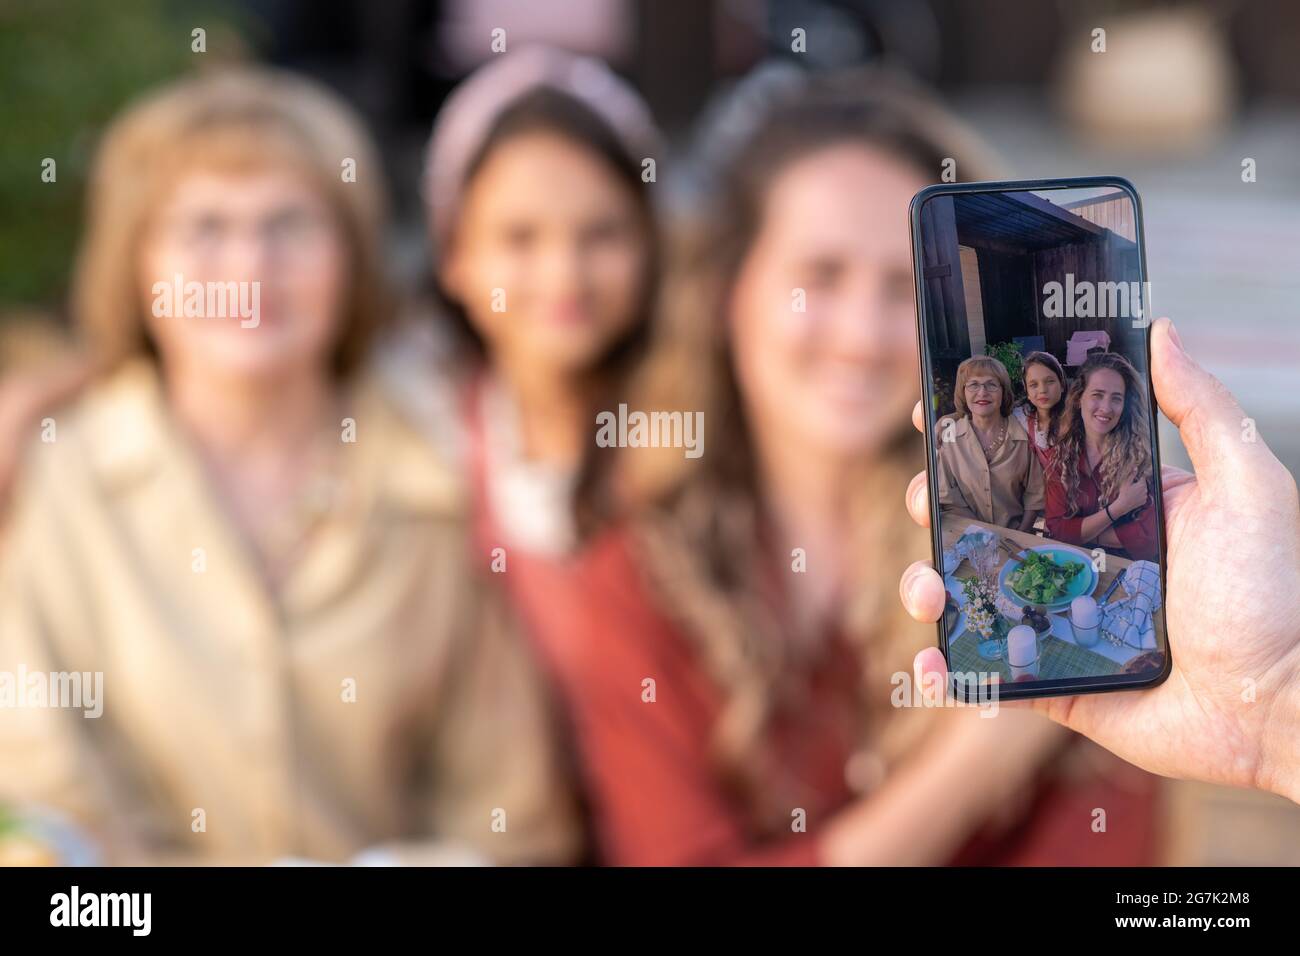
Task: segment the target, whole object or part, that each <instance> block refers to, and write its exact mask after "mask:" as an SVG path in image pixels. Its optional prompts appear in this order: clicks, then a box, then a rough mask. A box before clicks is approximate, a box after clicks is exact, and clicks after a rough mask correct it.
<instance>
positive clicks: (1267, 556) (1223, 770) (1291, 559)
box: [899, 319, 1300, 803]
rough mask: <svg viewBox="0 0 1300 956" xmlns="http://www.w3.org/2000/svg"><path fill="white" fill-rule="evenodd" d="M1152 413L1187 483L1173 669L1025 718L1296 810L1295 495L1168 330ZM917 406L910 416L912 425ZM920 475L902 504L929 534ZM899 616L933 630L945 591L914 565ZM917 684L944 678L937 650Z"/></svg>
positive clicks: (1179, 529) (1178, 538) (1174, 576)
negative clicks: (1182, 461)
mask: <svg viewBox="0 0 1300 956" xmlns="http://www.w3.org/2000/svg"><path fill="white" fill-rule="evenodd" d="M1151 376H1152V382H1153V385H1154V388H1155V394H1156V400H1157V401H1158V402H1159V405H1160V409H1161V411H1162V412H1164V414H1165V415H1166V416H1167V417H1168V418H1169V419H1170V421H1172V422H1173V423H1174V425H1176V426H1177V427H1178V430H1179V434H1180V435H1181V436H1182V440H1183V444H1184V445H1185V446H1186V448H1187V451H1188V454H1189V455H1190V457H1191V460H1192V465H1193V468H1194V469H1195V474H1189V473H1188V472H1185V471H1182V470H1180V469H1177V468H1168V467H1166V468H1165V469H1164V471H1163V475H1162V478H1163V481H1162V485H1163V489H1164V503H1165V519H1166V529H1167V545H1168V600H1167V615H1168V617H1167V620H1168V632H1169V642H1170V645H1171V648H1172V652H1173V653H1172V655H1171V656H1172V658H1173V671H1172V673H1171V674H1170V676H1169V678H1168V679H1167V680H1166V681H1164V682H1163V683H1161V684H1159V685H1158V686H1155V687H1152V688H1150V689H1146V690H1138V691H1128V692H1120V693H1109V694H1089V695H1081V696H1074V697H1051V698H1044V699H1038V700H1033V701H1025V702H1021V703H1015V704H1006V703H1004V704H1003V705H1002V706H1015V707H1032V708H1033V709H1034V710H1037V711H1039V712H1040V713H1042V714H1045V715H1046V716H1047V717H1049V718H1051V719H1052V720H1054V721H1056V722H1057V723H1060V724H1062V725H1064V726H1066V727H1069V728H1070V729H1071V730H1075V731H1077V732H1078V733H1081V734H1083V735H1084V736H1086V737H1089V738H1091V739H1093V740H1094V741H1096V742H1097V743H1099V744H1101V745H1102V746H1104V747H1106V748H1107V749H1108V750H1111V751H1112V752H1114V753H1115V754H1117V755H1118V756H1120V757H1122V758H1124V759H1125V760H1128V761H1129V762H1130V763H1134V764H1136V765H1138V766H1140V767H1142V768H1144V769H1146V770H1149V771H1152V772H1154V773H1158V774H1162V775H1164V776H1169V777H1179V778H1186V779H1194V780H1203V781H1206V782H1210V783H1219V784H1227V785H1230V786H1242V787H1254V788H1257V789H1260V790H1268V791H1272V792H1274V793H1278V794H1281V795H1283V796H1286V797H1288V798H1290V799H1291V800H1293V801H1296V802H1297V803H1300V496H1298V495H1297V490H1296V481H1295V478H1294V477H1293V476H1292V475H1291V473H1290V472H1289V471H1288V470H1287V469H1286V468H1285V467H1284V466H1283V465H1282V463H1281V462H1279V461H1278V460H1277V458H1276V457H1274V455H1273V454H1272V452H1270V451H1269V449H1268V446H1267V445H1266V444H1265V443H1264V442H1263V440H1256V441H1247V440H1245V438H1244V437H1243V422H1244V421H1245V420H1246V416H1245V413H1244V412H1243V411H1242V408H1241V406H1240V405H1239V404H1238V403H1237V401H1236V399H1235V398H1234V397H1233V396H1232V394H1231V393H1230V392H1229V391H1228V390H1227V388H1225V387H1224V386H1223V384H1222V383H1221V382H1219V381H1218V380H1217V379H1216V378H1214V376H1212V375H1210V374H1209V373H1208V372H1206V371H1205V370H1204V369H1202V368H1201V367H1200V366H1199V365H1198V364H1197V363H1196V362H1195V361H1194V360H1193V359H1192V358H1191V357H1190V356H1189V355H1188V354H1187V353H1186V352H1185V351H1184V350H1183V348H1182V345H1181V343H1180V342H1179V340H1178V337H1177V334H1176V333H1175V332H1174V330H1173V325H1172V323H1171V322H1170V321H1169V320H1168V319H1160V320H1158V321H1157V322H1156V323H1155V324H1154V326H1153V327H1152V330H1151ZM920 416H921V409H920V406H919V405H918V407H917V410H916V411H915V412H914V414H913V421H914V422H915V423H916V425H917V428H918V429H919V428H921V418H920ZM928 501H929V497H928V493H927V490H926V481H925V474H924V472H923V473H921V474H919V475H917V476H916V477H915V478H914V479H913V480H912V483H911V485H910V486H909V488H908V492H907V507H908V510H909V512H910V513H911V515H912V517H913V518H914V519H915V520H916V521H917V522H918V523H919V524H921V525H922V526H928V525H929V523H930V515H929V506H928ZM899 589H900V594H901V596H902V599H903V603H904V605H905V606H906V607H907V609H908V611H909V612H910V613H911V614H912V616H913V617H915V618H916V619H917V620H919V621H927V622H933V621H937V620H938V619H939V617H940V615H941V614H942V612H943V604H944V593H945V592H944V584H943V580H942V579H941V578H940V576H939V575H938V574H937V573H936V572H935V571H934V569H933V568H932V567H931V566H930V565H929V564H928V563H925V562H917V563H916V564H913V565H912V566H911V567H909V568H908V569H907V571H906V572H905V573H904V575H903V577H902V580H901V581H900V585H899ZM915 669H916V673H917V678H918V680H921V679H929V680H933V679H934V677H933V676H931V675H935V674H938V675H940V677H941V678H942V677H943V676H944V675H946V664H945V661H944V657H943V654H942V653H941V652H940V651H939V649H938V648H927V649H926V650H924V651H922V652H921V653H920V654H918V655H917V657H916V662H915Z"/></svg>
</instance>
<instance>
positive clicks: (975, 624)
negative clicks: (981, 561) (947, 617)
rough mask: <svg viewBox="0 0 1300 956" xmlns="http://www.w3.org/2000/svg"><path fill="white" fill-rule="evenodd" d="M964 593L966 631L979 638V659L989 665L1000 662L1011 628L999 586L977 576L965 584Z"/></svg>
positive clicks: (963, 583)
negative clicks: (989, 662) (992, 662)
mask: <svg viewBox="0 0 1300 956" xmlns="http://www.w3.org/2000/svg"><path fill="white" fill-rule="evenodd" d="M961 590H962V598H963V600H962V611H963V613H965V615H966V628H967V629H968V630H970V631H972V632H974V634H975V635H976V640H977V641H978V642H979V655H980V657H982V658H984V659H985V660H989V661H996V660H1001V659H1002V651H1003V645H1004V644H1005V642H1006V638H1007V632H1008V631H1009V630H1010V629H1011V624H1010V622H1009V621H1008V620H1007V619H1006V617H1005V616H1004V614H1003V612H1002V606H1001V605H1002V601H1000V600H999V596H998V592H997V586H996V584H994V583H993V582H992V581H990V580H988V579H987V578H984V577H980V576H978V575H977V576H975V577H972V578H967V579H966V580H964V581H963V582H962V584H961Z"/></svg>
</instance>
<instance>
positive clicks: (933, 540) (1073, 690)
mask: <svg viewBox="0 0 1300 956" xmlns="http://www.w3.org/2000/svg"><path fill="white" fill-rule="evenodd" d="M1100 186H1114V187H1116V188H1118V189H1120V190H1122V191H1123V192H1124V193H1125V194H1127V195H1128V197H1129V198H1130V199H1131V200H1132V201H1133V217H1134V224H1135V230H1136V234H1137V247H1138V273H1139V280H1140V281H1141V282H1142V283H1143V289H1149V288H1150V286H1149V285H1147V284H1146V283H1147V254H1146V240H1145V235H1144V232H1143V220H1142V201H1141V199H1139V198H1138V193H1137V188H1136V187H1135V186H1134V185H1133V184H1132V183H1131V182H1129V181H1128V180H1127V179H1125V178H1124V177H1122V176H1082V177H1074V178H1066V179H1023V180H1006V181H997V182H973V183H936V184H934V185H931V186H926V187H925V188H924V189H922V190H920V191H919V192H918V193H917V194H916V195H915V196H913V197H912V201H911V204H910V205H909V206H908V223H909V227H910V229H911V238H912V277H913V282H914V284H915V291H916V347H917V354H918V357H919V360H920V367H921V409H922V412H923V414H922V415H921V420H922V423H923V425H924V434H925V448H926V455H925V468H926V490H927V494H928V495H929V502H930V514H931V515H932V516H937V515H938V514H939V501H938V498H939V492H938V487H937V485H936V484H935V481H934V477H933V476H934V474H935V469H936V467H937V465H936V461H935V458H936V455H937V451H936V449H935V444H934V437H933V429H932V427H931V418H932V415H931V414H930V411H929V410H930V409H931V408H932V407H933V401H932V399H933V394H932V392H933V386H932V383H933V381H934V379H933V377H932V375H931V372H930V360H929V359H930V357H929V349H928V348H926V342H927V341H928V339H927V337H926V326H925V283H924V280H923V278H922V276H921V227H920V219H921V209H922V207H923V206H924V205H925V204H926V203H927V202H929V201H930V200H931V199H933V198H934V197H936V196H955V195H963V194H968V193H981V192H1029V191H1032V190H1052V189H1080V188H1084V189H1087V188H1095V187H1100ZM1143 309H1144V311H1147V315H1148V319H1150V314H1149V309H1150V302H1143ZM1153 321H1154V320H1153V319H1152V320H1150V321H1148V322H1147V323H1146V326H1145V333H1146V334H1145V335H1144V336H1143V343H1144V347H1145V349H1146V370H1145V371H1146V378H1147V398H1148V401H1149V403H1150V415H1151V422H1152V425H1153V428H1152V431H1153V441H1152V447H1151V457H1152V466H1153V469H1154V473H1155V476H1156V480H1155V481H1153V482H1152V485H1153V490H1152V494H1153V497H1154V499H1155V507H1156V509H1157V512H1156V519H1157V520H1156V536H1157V538H1158V540H1159V542H1160V561H1159V565H1160V593H1161V610H1162V612H1163V613H1161V615H1160V617H1159V623H1160V631H1161V634H1160V637H1161V638H1162V640H1161V645H1162V646H1163V648H1164V665H1163V667H1162V668H1161V670H1160V671H1158V672H1157V673H1155V674H1154V675H1147V674H1113V675H1110V676H1105V677H1083V678H1074V679H1064V680H1052V681H1034V682H1032V683H1030V682H1026V683H1020V684H1012V683H1006V684H1002V683H999V684H998V688H997V692H996V696H997V699H998V700H1007V701H1010V700H1031V699H1036V698H1044V697H1067V696H1074V695H1077V694H1096V693H1105V692H1110V691H1125V690H1143V689H1146V688H1149V687H1155V686H1157V685H1159V684H1162V683H1163V682H1164V681H1165V680H1166V679H1167V678H1168V677H1169V674H1170V673H1171V671H1172V669H1173V649H1172V648H1171V647H1170V645H1169V626H1168V595H1169V590H1168V587H1167V581H1166V575H1167V572H1168V560H1167V555H1168V552H1167V550H1166V541H1165V510H1164V494H1163V490H1162V489H1161V487H1160V485H1161V482H1160V475H1161V467H1160V442H1159V429H1158V427H1156V423H1157V422H1158V421H1159V414H1160V409H1159V406H1158V404H1157V402H1156V397H1155V388H1154V386H1153V385H1152V383H1151V325H1152V323H1153ZM930 548H931V551H932V554H933V559H934V566H935V567H936V568H941V567H942V561H943V541H942V535H941V529H940V522H939V521H938V520H937V518H932V520H931V521H930ZM940 573H942V572H940ZM937 630H938V633H939V649H940V650H941V651H942V652H943V659H944V663H945V665H946V666H947V667H948V672H949V679H948V681H947V685H948V693H949V694H951V695H953V696H954V697H958V699H960V700H962V701H964V702H967V703H979V702H983V701H984V700H986V698H987V694H988V692H987V689H986V688H980V687H971V686H969V685H967V684H965V683H963V684H961V686H960V687H957V686H954V682H953V681H952V679H951V675H952V661H951V658H950V657H949V653H948V635H947V633H946V626H945V621H944V618H943V616H940V618H939V621H938V623H937ZM959 692H960V693H959Z"/></svg>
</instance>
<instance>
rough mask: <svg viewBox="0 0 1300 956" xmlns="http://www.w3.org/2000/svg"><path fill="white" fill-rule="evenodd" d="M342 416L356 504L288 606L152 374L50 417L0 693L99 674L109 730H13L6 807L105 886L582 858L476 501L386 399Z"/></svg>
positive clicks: (21, 552) (560, 769) (14, 562)
mask: <svg viewBox="0 0 1300 956" xmlns="http://www.w3.org/2000/svg"><path fill="white" fill-rule="evenodd" d="M346 414H347V415H348V416H349V417H351V418H353V419H355V422H356V442H355V444H351V445H349V446H347V447H346V450H345V451H344V452H343V453H342V455H341V464H340V466H339V469H338V471H339V481H338V485H339V487H338V488H337V489H336V493H335V494H334V495H332V496H331V497H330V498H329V499H328V504H327V505H326V506H322V507H321V509H320V514H319V515H317V516H316V518H315V520H316V522H317V523H316V524H315V525H313V531H312V534H311V535H310V536H309V537H307V538H306V539H305V543H304V544H303V545H302V549H303V550H302V551H301V553H300V554H299V556H298V558H297V559H296V561H295V562H294V564H293V566H292V570H291V571H290V573H289V575H288V577H287V579H286V580H285V581H284V583H283V585H282V586H281V587H280V588H279V589H277V590H276V591H275V592H274V593H272V592H271V591H270V590H269V589H268V588H267V587H266V586H265V584H264V583H263V578H262V576H261V575H259V573H258V572H257V570H256V564H255V562H254V561H253V559H252V556H251V554H252V553H251V551H250V550H249V548H248V547H247V545H246V544H245V542H244V541H243V540H242V539H240V538H239V537H238V536H237V535H236V533H235V532H234V530H233V529H232V526H231V525H230V524H229V523H228V522H227V521H226V520H225V519H224V518H223V514H222V511H221V510H220V508H219V507H218V506H217V504H216V502H215V500H214V497H213V493H212V490H211V488H210V487H209V485H208V483H207V481H206V478H205V475H204V473H203V471H202V469H201V467H200V465H199V463H198V460H197V458H196V457H195V456H194V454H193V452H192V451H191V449H190V448H189V447H188V446H187V444H186V442H185V441H184V440H183V439H182V438H181V437H180V436H179V435H178V433H177V432H176V431H175V429H174V426H173V425H172V423H171V422H170V420H169V417H168V415H167V413H166V410H165V406H164V402H163V399H162V394H161V388H160V386H159V384H158V379H157V376H156V374H155V373H154V370H153V368H152V367H151V366H149V365H148V364H144V363H137V364H134V365H130V366H127V367H126V368H124V369H123V370H122V371H120V372H118V373H116V374H115V375H114V376H113V377H112V378H110V379H109V380H108V381H106V382H105V383H104V384H102V385H100V386H98V387H96V388H95V389H93V390H92V391H91V392H90V393H89V394H88V395H87V396H86V397H85V398H83V399H82V400H81V401H80V402H78V403H77V404H76V405H74V406H72V407H71V408H69V409H67V410H66V411H64V412H63V413H60V414H58V415H56V416H54V419H55V421H54V425H55V428H56V431H55V433H54V439H55V440H54V441H52V442H38V443H36V444H35V445H33V447H32V448H31V449H29V451H28V453H27V456H26V459H25V462H24V467H25V469H26V471H25V474H24V476H23V480H22V482H21V487H20V489H19V491H18V493H17V495H16V497H15V500H14V503H13V504H14V507H13V511H12V512H11V514H10V516H9V518H10V520H9V521H8V524H7V528H6V531H5V538H4V542H3V547H0V680H3V678H4V675H5V674H6V673H7V674H9V675H11V678H10V688H11V690H12V689H13V687H14V684H13V679H14V677H16V676H17V675H19V674H20V673H21V674H25V675H27V680H29V681H31V680H36V681H37V682H40V681H41V680H42V679H48V676H49V675H50V674H51V673H68V672H74V671H75V672H82V673H87V674H92V675H93V674H95V673H102V675H103V677H102V695H101V696H102V700H101V701H100V703H101V704H102V715H101V716H99V717H84V716H83V710H82V709H76V708H70V707H57V708H56V707H42V706H33V700H34V699H35V698H34V697H32V695H31V694H28V695H27V697H26V699H25V702H23V701H20V702H19V703H25V705H23V706H0V802H10V803H18V804H19V805H23V804H28V805H31V806H33V807H35V808H53V809H54V810H56V811H59V812H61V813H63V814H64V815H66V816H68V817H70V818H71V819H72V820H73V821H75V822H77V823H79V824H80V825H81V826H83V827H85V828H86V829H87V830H88V831H89V832H90V833H92V834H94V835H95V836H96V837H97V838H98V839H99V840H100V841H102V843H103V845H104V847H105V851H106V852H105V857H106V860H107V861H108V862H137V861H163V862H191V863H208V862H211V863H262V862H268V861H272V860H276V859H280V858H285V857H300V858H306V859H314V860H325V861H344V860H347V859H349V858H350V857H352V856H353V855H354V854H356V853H357V852H358V851H361V850H363V849H365V848H368V847H373V846H376V845H379V844H384V845H393V846H394V847H395V848H396V851H397V853H398V855H399V857H400V858H402V859H404V860H408V861H437V860H448V859H466V858H472V857H475V856H481V857H485V858H487V859H488V860H490V861H492V862H498V863H566V862H571V861H573V860H574V859H575V858H576V857H577V856H578V854H579V853H580V847H579V842H580V841H579V836H578V834H579V827H578V825H577V817H576V815H575V813H574V804H573V802H572V799H571V791H570V790H569V786H568V775H567V773H566V772H565V768H564V762H563V761H562V759H561V757H560V748H559V747H558V746H557V744H556V740H555V737H554V736H553V734H552V723H551V719H550V709H549V706H548V702H547V699H546V693H545V689H544V687H543V685H542V684H541V682H540V681H539V678H538V675H537V672H536V671H535V669H534V667H533V663H532V660H531V658H530V657H529V655H528V653H527V652H526V650H525V648H524V647H523V645H522V642H521V641H519V640H518V636H517V635H516V634H515V633H514V632H513V631H512V629H511V628H510V627H509V626H508V624H507V621H506V617H505V614H504V612H503V611H502V609H501V608H500V607H499V606H498V605H497V604H495V603H493V602H492V601H491V600H490V599H489V598H488V597H487V594H488V592H489V589H488V588H487V587H486V582H483V581H482V579H481V576H480V575H481V574H482V570H481V569H482V568H483V567H485V566H486V564H487V562H486V560H483V561H480V560H477V559H476V558H475V557H474V556H473V555H472V554H470V553H469V552H468V550H467V546H466V542H467V530H466V525H465V521H464V515H463V501H462V489H461V487H460V484H459V482H458V481H457V479H456V478H455V476H454V475H453V474H452V473H451V472H450V471H448V469H447V468H446V467H445V465H444V464H443V463H442V462H441V461H440V459H439V458H438V457H437V456H436V455H435V454H434V453H433V452H432V451H431V449H430V448H429V446H428V445H427V444H426V443H425V442H424V441H423V440H422V439H421V438H420V437H419V436H418V435H417V434H416V433H415V432H414V431H412V430H411V429H409V428H408V427H407V425H406V423H405V422H404V421H403V420H402V419H400V418H399V417H398V415H397V414H396V412H395V411H394V410H393V409H392V408H391V407H390V406H389V405H388V404H387V403H386V402H385V401H384V400H383V399H382V398H381V397H380V396H379V392H378V390H377V389H376V388H374V387H373V386H364V385H363V386H358V387H357V388H356V389H354V390H353V391H352V392H351V393H350V397H349V398H348V400H347V411H346ZM33 675H35V677H33ZM93 684H94V679H93V678H92V679H91V680H90V681H88V682H87V686H91V687H93ZM10 703H11V704H12V703H13V701H10Z"/></svg>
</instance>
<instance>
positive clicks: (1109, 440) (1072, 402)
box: [1052, 352, 1152, 516]
mask: <svg viewBox="0 0 1300 956" xmlns="http://www.w3.org/2000/svg"><path fill="white" fill-rule="evenodd" d="M1101 369H1110V370H1111V371H1112V372H1115V373H1117V374H1118V375H1119V377H1120V378H1122V379H1123V380H1124V411H1123V412H1121V413H1120V418H1119V422H1118V423H1116V425H1115V427H1114V428H1113V429H1111V431H1110V432H1109V433H1108V434H1107V435H1106V437H1105V438H1104V439H1103V440H1102V464H1101V504H1102V505H1108V504H1110V503H1111V502H1112V501H1114V500H1115V498H1116V496H1117V495H1118V494H1119V491H1120V489H1121V488H1122V487H1124V485H1125V483H1127V482H1129V481H1132V480H1133V479H1134V478H1135V477H1138V476H1142V475H1146V474H1147V472H1148V471H1150V469H1151V461H1152V458H1151V440H1150V425H1149V420H1148V416H1147V399H1146V389H1145V387H1144V386H1143V384H1142V379H1141V378H1140V377H1139V376H1138V373H1137V369H1135V368H1134V367H1133V366H1132V364H1131V363H1130V362H1129V361H1128V359H1126V358H1124V356H1122V355H1119V354H1117V353H1115V352H1101V353H1099V354H1097V355H1093V356H1092V357H1091V358H1089V359H1088V360H1087V361H1086V362H1084V363H1083V366H1082V367H1081V368H1080V369H1079V374H1078V376H1077V377H1076V378H1075V380H1074V381H1073V382H1072V383H1071V385H1070V392H1069V395H1068V396H1067V397H1066V400H1065V426H1064V428H1063V430H1062V432H1061V436H1060V440H1059V441H1058V442H1057V445H1056V458H1055V461H1054V462H1053V464H1052V470H1053V472H1054V473H1055V477H1056V480H1057V481H1059V482H1061V484H1062V485H1064V487H1065V498H1066V514H1067V515H1069V516H1072V515H1075V514H1078V512H1079V504H1078V497H1079V458H1080V456H1081V455H1082V454H1083V451H1084V448H1085V444H1086V441H1087V436H1086V433H1085V432H1084V429H1083V414H1082V412H1081V410H1080V406H1081V405H1082V403H1083V395H1084V393H1085V392H1086V391H1087V389H1088V380H1089V379H1090V378H1092V376H1093V374H1095V373H1096V372H1098V371H1100V370H1101Z"/></svg>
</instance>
